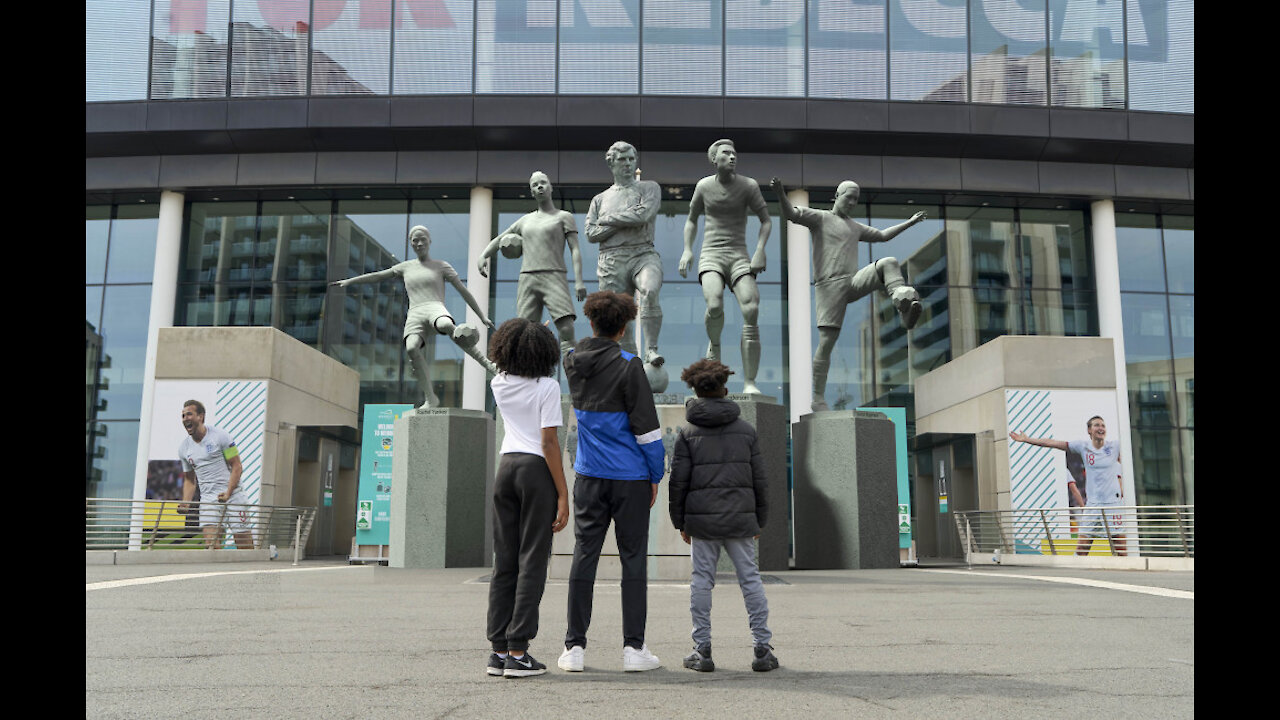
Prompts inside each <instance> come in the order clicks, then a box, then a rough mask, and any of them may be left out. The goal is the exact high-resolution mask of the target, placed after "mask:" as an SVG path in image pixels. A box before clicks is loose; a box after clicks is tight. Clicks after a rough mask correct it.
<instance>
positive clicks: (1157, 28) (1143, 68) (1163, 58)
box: [1125, 0, 1196, 113]
mask: <svg viewBox="0 0 1280 720" xmlns="http://www.w3.org/2000/svg"><path fill="white" fill-rule="evenodd" d="M1125 12H1126V13H1127V15H1126V17H1127V18H1128V23H1129V37H1128V47H1129V109H1131V110H1153V111H1158V112H1181V113H1190V112H1195V90H1196V72H1195V41H1196V31H1195V0H1157V1H1156V2H1141V3H1139V2H1133V1H1132V0H1130V2H1127V3H1125Z"/></svg>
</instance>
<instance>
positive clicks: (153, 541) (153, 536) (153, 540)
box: [143, 500, 164, 550]
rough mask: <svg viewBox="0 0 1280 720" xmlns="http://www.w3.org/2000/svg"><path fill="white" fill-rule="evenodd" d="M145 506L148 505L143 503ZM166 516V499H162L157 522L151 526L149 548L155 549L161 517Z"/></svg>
mask: <svg viewBox="0 0 1280 720" xmlns="http://www.w3.org/2000/svg"><path fill="white" fill-rule="evenodd" d="M143 507H146V506H145V505H143ZM163 516H164V501H163V500H161V501H160V512H158V513H156V522H155V524H154V525H152V526H151V540H150V541H149V542H148V543H147V549H148V550H153V549H155V544H156V533H158V532H160V518H161V517H163Z"/></svg>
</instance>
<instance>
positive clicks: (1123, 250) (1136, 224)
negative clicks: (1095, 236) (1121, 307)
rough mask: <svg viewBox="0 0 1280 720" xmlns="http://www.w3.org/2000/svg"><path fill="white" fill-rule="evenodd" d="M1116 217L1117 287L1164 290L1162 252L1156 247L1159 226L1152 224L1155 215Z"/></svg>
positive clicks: (1158, 242) (1157, 245)
mask: <svg viewBox="0 0 1280 720" xmlns="http://www.w3.org/2000/svg"><path fill="white" fill-rule="evenodd" d="M1116 220H1117V222H1116V255H1117V262H1118V263H1119V265H1120V289H1121V290H1131V291H1138V292H1164V291H1165V283H1164V257H1163V255H1164V253H1163V252H1161V249H1160V230H1159V229H1157V228H1156V217H1155V216H1154V215H1129V214H1126V215H1124V216H1123V217H1122V218H1121V217H1117V218H1116ZM1121 222H1123V223H1124V225H1121V224H1120V223H1121Z"/></svg>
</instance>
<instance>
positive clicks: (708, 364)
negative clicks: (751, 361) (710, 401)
mask: <svg viewBox="0 0 1280 720" xmlns="http://www.w3.org/2000/svg"><path fill="white" fill-rule="evenodd" d="M733 374H734V373H733V371H732V370H730V369H729V366H728V365H725V364H724V363H722V362H720V361H719V360H711V359H709V358H703V359H702V360H699V361H697V362H695V363H694V364H692V365H690V366H689V367H687V368H685V369H684V370H683V371H682V372H681V373H680V379H681V380H683V381H684V382H685V383H687V384H688V385H689V387H691V388H693V391H694V393H696V394H697V395H698V397H708V396H719V394H720V389H721V388H723V387H724V385H725V383H727V382H729V376H730V375H733Z"/></svg>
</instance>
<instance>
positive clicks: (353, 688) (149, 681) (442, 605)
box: [85, 558, 1195, 720]
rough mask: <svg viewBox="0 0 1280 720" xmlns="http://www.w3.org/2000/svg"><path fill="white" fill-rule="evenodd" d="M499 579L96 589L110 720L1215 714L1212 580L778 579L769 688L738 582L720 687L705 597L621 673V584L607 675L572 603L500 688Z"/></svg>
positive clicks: (599, 603) (162, 577)
mask: <svg viewBox="0 0 1280 720" xmlns="http://www.w3.org/2000/svg"><path fill="white" fill-rule="evenodd" d="M488 575H489V571H488V570H487V569H485V568H454V569H446V570H406V569H396V568H389V567H380V566H374V565H368V566H366V565H348V564H347V563H346V561H345V559H339V558H331V559H324V558H321V559H311V560H305V561H303V562H301V563H300V564H299V565H298V566H296V567H295V566H293V565H292V564H291V563H290V562H289V561H288V560H283V559H282V560H277V561H271V562H248V563H211V564H202V565H192V564H181V565H122V566H111V565H87V566H86V567H85V576H86V577H85V580H86V595H85V626H86V627H85V715H86V717H89V718H154V717H177V718H183V719H184V720H195V719H198V718H217V719H218V720H227V719H228V718H258V717H261V718H308V719H316V718H444V717H448V718H490V719H491V720H499V719H500V718H507V717H509V718H557V719H564V718H591V719H593V720H594V719H596V718H721V717H724V718H744V717H758V718H778V719H779V720H786V719H787V715H788V714H789V713H804V714H808V713H813V712H817V713H824V714H825V713H840V714H841V715H842V716H847V715H852V716H856V717H868V718H876V717H895V718H915V717H929V718H1041V717H1044V718H1050V717H1052V718H1059V719H1060V718H1091V717H1099V718H1101V717H1105V718H1108V720H1113V719H1115V718H1182V717H1187V718H1189V717H1192V714H1193V710H1192V706H1193V701H1194V698H1195V681H1194V672H1195V663H1194V655H1195V642H1194V617H1195V601H1194V581H1195V576H1194V573H1191V572H1157V571H1119V570H1113V571H1107V570H1075V569H1071V570H1068V569H1060V568H1042V567H1018V566H1009V565H1002V566H975V567H973V568H968V567H966V566H964V565H959V566H940V567H919V568H904V569H893V570H826V571H789V572H775V573H767V574H766V581H767V584H766V586H765V591H766V594H767V596H768V601H769V610H770V616H769V626H770V628H771V629H772V631H773V634H774V640H773V645H774V648H775V650H774V652H775V654H776V655H777V657H778V659H779V660H780V661H781V667H780V668H779V669H778V670H775V671H773V672H766V673H758V672H752V670H751V636H750V633H749V631H748V628H747V620H746V612H745V610H744V608H743V603H742V596H741V594H740V593H739V591H738V589H737V583H736V581H735V580H734V578H733V576H732V575H723V574H722V575H721V576H720V577H719V581H718V583H717V587H716V590H715V592H714V596H713V598H714V605H713V610H712V636H713V641H712V642H713V657H714V659H715V662H716V670H715V672H712V673H697V672H694V671H692V670H686V669H685V668H683V667H682V666H681V658H682V657H683V656H684V655H686V654H688V652H689V650H690V649H691V641H690V638H689V632H690V629H691V624H690V619H689V587H688V585H687V584H681V583H672V582H653V583H650V586H649V595H648V602H649V615H648V626H647V631H646V640H647V643H648V645H649V648H650V649H651V650H652V651H653V653H654V654H655V655H657V656H658V657H659V658H661V660H662V667H661V668H659V669H657V670H653V671H649V672H642V673H624V672H623V671H622V629H621V608H620V593H619V588H618V585H617V582H616V581H614V582H603V581H602V582H600V583H598V584H597V586H596V594H595V605H594V617H593V620H592V624H591V630H590V632H589V633H588V647H587V650H586V671H585V672H582V673H567V672H563V671H561V670H560V669H559V668H557V667H556V664H555V662H556V659H557V657H558V656H559V654H560V651H561V649H562V647H563V645H562V639H563V635H564V630H565V603H566V600H567V590H568V586H567V585H566V584H565V583H564V582H563V581H549V582H548V584H547V588H546V593H545V595H544V597H543V600H542V605H541V615H542V617H541V631H540V634H539V636H538V638H537V639H535V640H534V641H533V644H532V646H531V648H530V652H531V653H532V654H533V655H534V656H535V657H536V658H538V659H539V660H541V661H543V662H544V663H546V665H547V666H548V668H549V672H548V673H547V674H546V675H542V676H538V677H531V678H521V679H508V678H500V677H499V678H495V677H489V676H488V675H486V674H485V661H486V659H487V657H488V652H489V651H488V646H489V645H488V642H487V641H486V639H485V613H486V608H487V602H488V583H487V578H488Z"/></svg>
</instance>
